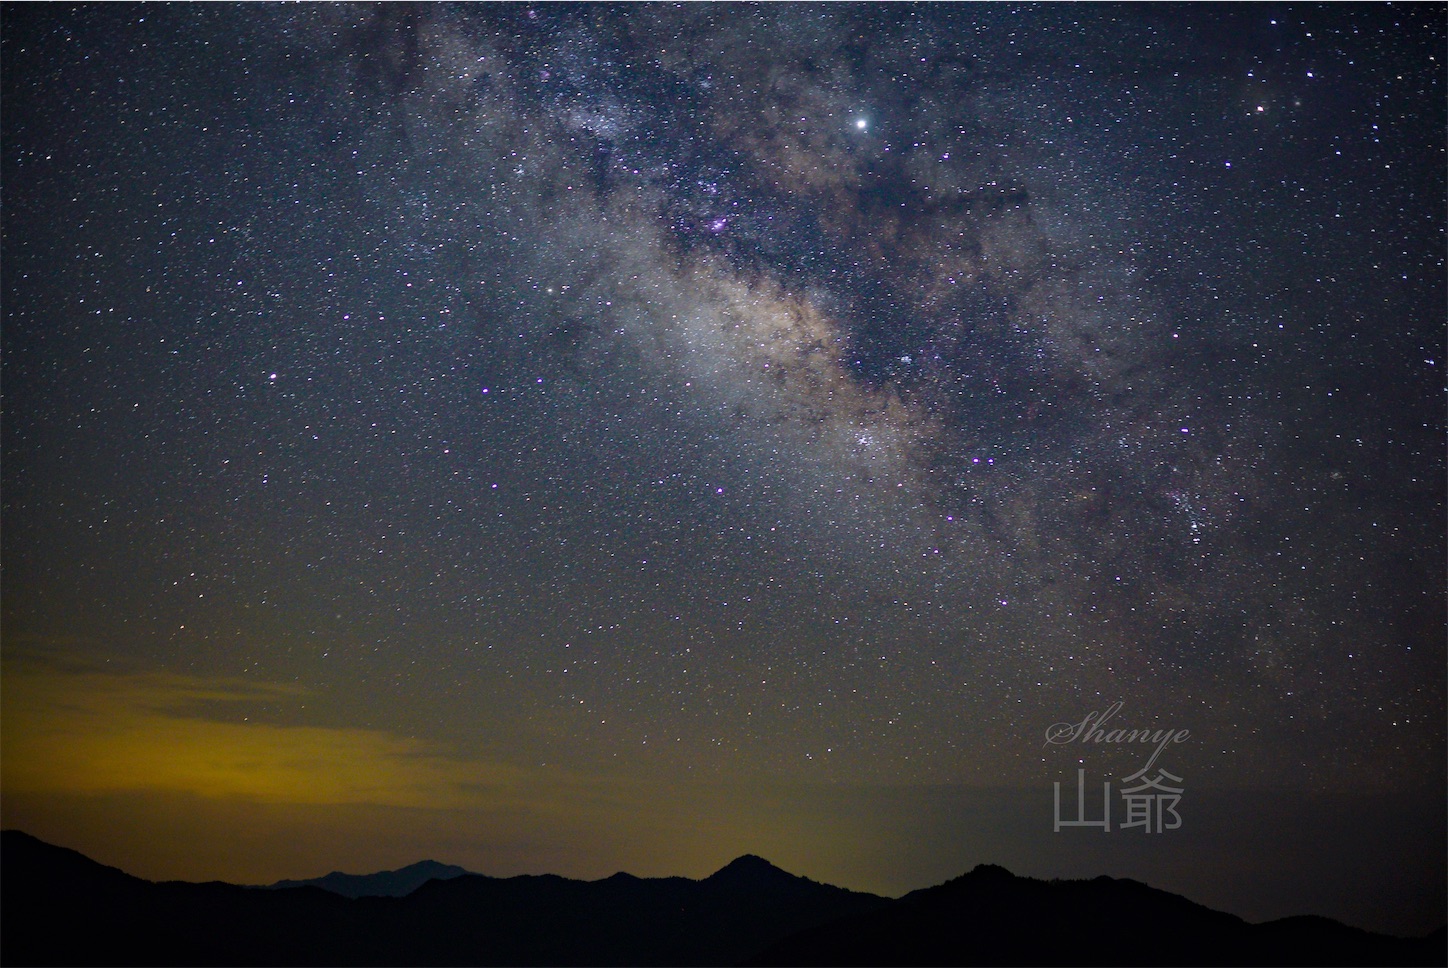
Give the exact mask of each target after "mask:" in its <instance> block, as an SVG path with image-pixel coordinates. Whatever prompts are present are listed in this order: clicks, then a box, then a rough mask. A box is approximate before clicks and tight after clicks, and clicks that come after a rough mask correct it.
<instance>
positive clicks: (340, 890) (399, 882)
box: [267, 860, 471, 897]
mask: <svg viewBox="0 0 1448 968" xmlns="http://www.w3.org/2000/svg"><path fill="white" fill-rule="evenodd" d="M468 873H471V872H470V871H469V870H467V868H464V867H458V866H457V865H456V864H439V863H438V862H437V861H435V860H420V861H418V862H417V863H416V864H409V865H407V866H406V867H401V868H398V869H397V870H395V871H378V872H377V873H375V874H343V873H342V872H340V871H333V872H332V873H330V874H326V875H323V876H322V877H311V878H307V879H306V880H301V881H277V882H276V883H275V884H269V885H267V886H268V887H271V888H272V889H273V890H277V889H282V888H288V887H320V888H321V889H322V890H324V891H331V892H332V893H333V894H340V895H342V896H343V897H405V896H407V895H408V894H411V893H412V892H413V891H415V890H417V889H418V888H419V887H421V886H422V885H424V884H426V883H427V882H428V881H448V880H452V879H453V878H454V877H461V876H462V875H464V874H468Z"/></svg>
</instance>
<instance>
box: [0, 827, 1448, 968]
mask: <svg viewBox="0 0 1448 968" xmlns="http://www.w3.org/2000/svg"><path fill="white" fill-rule="evenodd" d="M0 857H3V862H4V867H5V877H4V878H3V881H0V918H3V933H0V960H3V961H4V963H6V964H138V965H139V964H151V965H171V964H197V965H206V964H215V965H230V964H249V965H281V964H289V965H344V964H355V965H381V964H412V965H498V964H511V965H543V964H547V965H624V964H631V965H657V964H676V965H726V964H741V963H749V964H901V963H915V964H1052V963H1070V964H1106V963H1111V964H1147V963H1150V964H1233V963H1236V964H1443V963H1444V960H1445V959H1444V953H1445V948H1444V932H1443V931H1442V930H1441V929H1440V930H1439V931H1438V932H1435V933H1434V934H1433V935H1430V936H1429V937H1428V938H1425V939H1417V940H1403V939H1397V938H1390V937H1387V936H1384V935H1375V934H1371V933H1369V932H1365V931H1358V930H1357V929H1354V928H1349V927H1347V926H1345V925H1342V924H1339V923H1338V922H1336V921H1331V920H1328V919H1325V918H1315V917H1303V918H1288V919H1284V920H1282V921H1275V922H1270V923H1268V924H1262V925H1251V924H1247V923H1246V922H1244V921H1242V920H1241V919H1240V918H1237V917H1235V916H1233V915H1230V914H1224V913H1222V912H1218V911H1212V910H1210V909H1208V908H1205V907H1202V906H1201V905H1198V904H1194V903H1193V902H1191V901H1188V900H1186V899H1185V898H1182V897H1178V896H1177V895H1174V894H1169V893H1167V892H1164V891H1158V890H1155V889H1153V888H1150V887H1148V886H1147V885H1145V884H1141V883H1138V882H1136V881H1130V880H1114V879H1112V878H1108V877H1101V878H1096V879H1095V880H1091V881H1050V882H1047V881H1038V880H1033V879H1030V878H1021V877H1015V876H1014V875H1012V874H1011V873H1010V872H1009V871H1006V870H1005V869H1004V868H1000V867H992V866H988V865H982V866H981V867H977V868H976V869H975V870H973V871H972V872H970V873H969V874H966V875H963V876H961V877H958V878H955V879H954V880H951V881H948V882H946V883H944V884H940V885H938V886H936V887H932V888H926V889H924V890H920V891H915V892H912V893H911V894H908V895H906V896H905V897H903V898H900V899H899V900H890V899H887V898H882V897H877V896H875V895H871V894H862V893H859V892H854V891H848V890H845V889H843V888H838V887H833V886H830V885H827V884H820V883H818V882H816V881H812V880H810V879H808V878H804V877H797V876H795V875H793V874H790V873H788V872H786V871H783V870H780V869H779V868H777V867H775V866H774V865H772V864H770V863H769V862H768V861H765V860H763V859H762V858H759V857H754V856H750V855H746V856H744V857H740V858H738V859H736V860H734V861H732V862H731V863H729V864H728V865H726V866H725V867H723V868H721V869H720V870H718V871H716V872H715V873H714V874H712V875H710V876H709V877H707V878H704V879H703V880H692V879H689V878H684V877H665V878H639V877H634V876H632V875H629V874H624V873H619V874H614V875H613V876H611V877H608V878H604V879H602V880H597V881H578V880H572V879H569V878H564V877H559V876H556V875H552V874H545V875H523V876H518V877H507V878H497V877H488V876H485V875H481V874H462V875H458V876H456V877H450V878H448V879H430V880H427V881H426V882H425V883H423V884H421V885H420V886H419V887H417V888H416V889H415V890H413V891H412V892H411V893H409V894H407V895H405V896H400V897H391V896H363V897H356V898H350V897H343V896H341V895H339V894H337V893H333V892H330V891H328V890H324V889H321V888H318V887H316V886H314V885H311V884H308V885H304V886H298V887H285V888H275V889H266V888H252V887H241V886H237V885H233V884H225V883H220V882H211V883H206V884H192V883H186V882H180V881H170V882H163V883H153V882H150V881H145V880H142V879H140V878H136V877H132V876H131V875H129V874H126V873H124V872H122V871H119V870H116V869H115V868H111V867H105V866H103V865H101V864H98V863H96V862H94V861H92V860H90V859H89V858H87V857H85V856H84V855H82V854H79V853H77V852H76V851H72V850H67V849H65V848H62V847H55V846H52V845H50V844H46V843H44V842H43V841H40V840H37V839H36V838H34V837H31V836H29V835H28V834H24V833H21V832H19V831H5V832H3V833H0ZM413 866H414V867H416V866H418V865H413ZM402 870H404V871H406V870H410V868H403V869H402ZM382 873H383V874H396V873H399V872H396V871H389V872H382ZM319 880H320V879H319ZM81 926H84V928H85V930H81V929H80V927H81Z"/></svg>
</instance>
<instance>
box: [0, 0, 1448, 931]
mask: <svg viewBox="0 0 1448 968" xmlns="http://www.w3.org/2000/svg"><path fill="white" fill-rule="evenodd" d="M1444 41H1445V30H1444V16H1443V11H1442V8H1441V7H1438V6H1434V5H1422V6H1409V7H1401V8H1400V7H1393V6H1372V7H1362V6H1331V7H1295V6H1267V5H1255V4H1254V5H1244V6H1236V5H1233V6H1207V7H1198V6H1193V7H1176V6H1157V5H1150V6H1141V7H1125V8H1116V7H1111V8H1108V7H1096V6H1082V5H1063V6H1046V7H1016V6H1012V5H1007V4H989V5H941V6H931V5H893V4H892V5H854V4H836V5H827V6H815V5H809V4H787V5H766V6H745V5H704V4H699V5H694V4H688V5H683V6H656V5H651V4H645V5H627V6H623V5H620V6H605V5H598V6H595V5H581V6H575V5H549V4H538V5H535V6H528V5H524V4H502V5H487V6H454V5H423V6H411V5H390V6H381V7H372V6H341V5H336V6H333V5H327V6H302V7H290V6H286V7H284V6H245V7H231V6H211V5H205V6H181V7H133V6H106V7H104V8H102V7H81V8H71V9H54V8H52V7H51V6H50V5H43V6H41V7H36V8H31V7H24V8H22V7H7V8H5V10H4V17H3V49H0V54H3V84H4V86H3V101H4V113H3V121H0V124H3V183H4V216H5V217H4V238H3V264H0V272H3V296H4V364H3V367H4V369H3V375H4V384H3V389H4V412H5V419H4V427H3V439H4V451H3V457H4V464H3V487H4V493H3V500H4V520H5V542H4V595H3V620H4V626H3V629H4V677H3V689H4V693H3V699H4V719H3V726H4V734H3V738H4V758H3V768H4V774H3V779H4V806H5V826H7V827H20V828H22V829H25V830H28V831H29V832H31V833H33V834H36V835H38V836H41V837H44V838H46V839H49V840H53V841H55V842H57V843H61V844H64V845H66V846H69V847H74V848H76V849H80V850H84V851H86V852H87V853H89V854H91V855H92V856H94V857H96V858H97V859H99V860H101V861H103V862H105V863H111V864H115V865H118V866H122V867H124V868H125V869H127V870H129V871H131V872H133V873H137V874H140V875H142V876H147V877H183V878H187V879H196V880H199V879H204V878H209V877H220V878H226V879H229V880H234V881H257V882H260V881H269V880H275V879H278V878H282V877H311V876H316V875H318V874H321V873H325V872H326V871H327V870H332V869H336V868H340V869H343V870H349V871H353V872H363V871H368V870H375V869H378V868H382V867H396V866H401V865H403V864H407V863H411V862H412V861H415V860H419V859H421V858H423V857H436V858H437V859H439V860H442V861H447V862H451V863H458V864H463V865H465V866H468V867H469V868H470V869H473V870H479V871H483V872H485V873H490V874H511V873H518V872H534V873H536V872H543V871H551V872H555V873H561V874H567V875H570V876H588V877H596V876H602V875H606V874H609V873H612V872H613V871H615V870H619V869H625V870H629V871H632V872H633V873H636V874H687V875H689V876H701V875H703V874H706V873H708V872H709V871H711V870H713V869H715V868H717V867H719V866H721V865H722V864H723V863H724V862H726V861H727V860H729V858H731V857H733V856H735V855H737V854H740V853H744V852H751V853H757V854H762V855H764V856H766V857H768V858H769V859H770V860H771V861H773V862H774V863H776V864H779V865H780V866H782V867H785V868H787V869H789V870H792V871H796V872H798V873H801V874H806V875H809V876H811V877H815V878H817V879H821V880H826V881H830V882H832V883H837V884H841V885H844V886H848V887H853V888H859V889H864V890H873V891H878V892H882V893H900V892H903V891H905V890H909V889H912V888H915V887H922V886H926V885H928V884H931V883H935V882H938V881H940V880H942V879H944V878H946V877H950V876H953V875H955V874H959V873H961V872H962V871H964V870H966V869H968V868H969V867H971V866H973V865H974V864H976V863H981V862H993V863H1000V864H1004V865H1006V866H1007V867H1010V868H1011V869H1012V870H1015V871H1016V872H1017V873H1021V874H1029V875H1033V876H1041V877H1052V876H1076V877H1079V876H1090V875H1095V874H1102V873H1106V874H1112V875H1114V876H1128V877H1136V878H1139V879H1142V880H1146V881H1149V882H1150V883H1152V884H1153V885H1154V886H1159V887H1163V888H1166V889H1169V890H1176V891H1180V892H1182V893H1187V894H1188V895H1190V896H1191V897H1193V899H1195V900H1199V901H1201V902H1203V903H1207V904H1212V905H1214V906H1217V907H1221V908H1224V909H1227V910H1231V911H1234V912H1236V913H1240V914H1242V915H1244V916H1247V917H1250V918H1263V917H1269V916H1282V915H1287V914H1296V913H1320V914H1327V915H1331V916H1335V917H1340V918H1343V919H1344V920H1348V921H1350V922H1351V923H1354V924H1358V925H1361V926H1364V927H1369V928H1374V929H1378V930H1391V931H1398V932H1408V931H1416V932H1424V931H1427V930H1429V929H1431V928H1433V927H1436V926H1437V925H1438V924H1439V923H1441V921H1442V911H1443V906H1444V903H1445V891H1444V866H1443V856H1444V852H1445V821H1444V812H1443V807H1444V788H1445V768H1444V757H1445V742H1444V685H1445V682H1444V668H1445V646H1444V629H1445V625H1444V620H1445V601H1444V588H1445V567H1444V558H1445V542H1444V511H1445V508H1444V496H1445V495H1444V492H1445V483H1444V482H1445V463H1444V451H1445V444H1444V411H1443V388H1444V379H1443V369H1444V365H1445V355H1444V354H1445V351H1444V346H1443V337H1444V332H1443V324H1444V307H1445V282H1444V237H1443V229H1444V163H1445V153H1444V142H1445V138H1444V130H1445V110H1444V84H1443V81H1444V63H1443V61H1444V54H1443V51H1444ZM1117 702H1120V703H1121V704H1122V705H1121V707H1120V711H1119V712H1118V713H1117V714H1116V716H1115V718H1114V719H1113V720H1112V721H1111V725H1112V726H1120V727H1123V728H1136V727H1142V728H1145V727H1150V728H1152V729H1186V730H1189V732H1190V737H1189V738H1188V739H1186V740H1185V741H1183V742H1181V743H1179V744H1172V745H1171V747H1170V748H1169V749H1167V750H1165V751H1164V752H1163V753H1162V754H1161V756H1160V758H1159V759H1158V761H1157V763H1156V765H1157V766H1158V767H1161V768H1164V769H1166V770H1169V771H1170V773H1171V774H1172V775H1173V776H1175V777H1177V778H1180V779H1181V782H1180V783H1179V784H1177V785H1178V786H1179V787H1181V788H1183V790H1184V792H1183V793H1182V794H1181V797H1182V799H1181V801H1180V804H1179V806H1178V808H1177V809H1178V811H1179V813H1180V816H1181V817H1182V819H1183V823H1182V826H1181V827H1180V828H1179V829H1176V830H1165V831H1161V832H1159V833H1158V832H1152V833H1151V834H1150V835H1147V834H1146V833H1145V831H1143V830H1141V829H1135V830H1131V829H1114V830H1111V831H1101V830H1097V829H1092V828H1086V829H1080V828H1076V829H1065V830H1061V831H1059V832H1056V831H1054V830H1053V815H1052V810H1053V802H1052V795H1053V786H1052V785H1053V783H1056V782H1061V783H1062V786H1063V788H1064V789H1065V790H1066V793H1065V794H1063V800H1064V801H1065V802H1067V803H1068V804H1069V805H1071V807H1072V810H1073V811H1074V794H1075V790H1074V787H1075V785H1076V782H1077V781H1076V771H1077V770H1078V769H1081V768H1084V769H1085V770H1086V771H1087V773H1086V778H1087V783H1088V790H1090V789H1099V787H1097V786H1096V784H1098V783H1100V782H1101V781H1103V780H1110V781H1112V783H1113V788H1112V789H1113V790H1115V789H1117V786H1118V784H1119V783H1120V781H1121V780H1122V779H1123V778H1125V777H1127V776H1128V775H1129V774H1131V773H1132V772H1134V771H1135V770H1136V769H1137V768H1139V767H1140V766H1141V765H1142V763H1143V762H1144V761H1145V759H1146V755H1145V754H1144V753H1142V747H1141V745H1140V744H1137V745H1136V747H1135V748H1129V747H1127V746H1123V745H1121V744H1112V743H1109V742H1108V743H1097V744H1092V745H1088V744H1085V743H1081V742H1072V743H1056V744H1052V743H1047V742H1046V739H1045V737H1046V734H1047V730H1048V728H1050V727H1051V726H1052V724H1055V723H1062V722H1065V723H1080V722H1081V721H1082V720H1083V719H1084V718H1085V717H1086V716H1087V715H1088V714H1090V713H1093V712H1096V713H1099V712H1102V711H1104V710H1106V709H1108V708H1109V707H1110V706H1112V705H1113V704H1114V703H1117ZM1114 795H1115V794H1114V793H1113V796H1114ZM1096 804H1097V806H1093V807H1092V809H1093V810H1096V809H1098V806H1099V801H1096ZM1113 809H1116V810H1122V806H1121V803H1120V801H1118V803H1117V806H1116V807H1115V808H1113ZM1073 815H1074V813H1073Z"/></svg>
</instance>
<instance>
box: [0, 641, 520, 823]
mask: <svg viewBox="0 0 1448 968" xmlns="http://www.w3.org/2000/svg"><path fill="white" fill-rule="evenodd" d="M6 665H7V668H6V670H5V676H4V680H3V699H4V718H3V723H0V742H3V761H0V780H3V786H4V789H5V790H6V791H8V792H12V793H51V794H53V793H65V794H82V795H85V794H103V793H116V792H130V791H135V792H146V791H154V792H180V793H191V794H198V795H201V796H207V797H238V798H245V799H251V800H255V801H258V802H265V803H291V804H344V803H345V804H374V805H380V806H402V807H430V808H444V809H451V808H464V807H474V806H481V805H484V804H487V803H492V804H496V803H498V802H499V801H500V800H507V799H510V798H511V795H512V794H513V792H514V791H513V788H514V786H515V785H516V783H517V781H518V780H519V777H518V775H517V772H516V771H515V770H514V769H513V768H511V767H509V766H506V765H503V764H497V763H488V762H483V761H480V760H473V759H467V758H460V757H457V756H453V755H448V754H447V753H445V752H443V751H441V750H439V749H437V748H435V747H432V746H430V745H429V744H427V743H425V742H423V741H421V740H418V739H414V738H410V737H404V736H398V735H395V734H393V733H389V732H385V731H382V730H376V729H362V728H336V727H321V726H308V725H276V724H272V723H261V722H252V721H248V719H247V718H246V717H245V711H246V710H247V709H248V708H250V709H256V708H258V707H260V706H262V705H264V704H266V705H273V706H274V705H276V704H277V703H291V702H298V701H300V699H301V698H302V696H303V692H302V690H301V689H299V688H297V687H294V686H290V685H283V684H276V683H257V682H250V681H246V680H239V679H235V678H208V677H201V676H188V675H178V674H176V673H172V672H161V671H129V672H120V673H116V672H110V671H105V670H102V669H98V668H95V667H93V666H91V667H86V666H76V665H73V664H67V665H62V664H59V663H51V662H46V661H36V660H33V659H30V660H26V661H17V662H7V664H6Z"/></svg>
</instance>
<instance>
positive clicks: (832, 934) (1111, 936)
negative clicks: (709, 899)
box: [749, 864, 1448, 965]
mask: <svg viewBox="0 0 1448 968" xmlns="http://www.w3.org/2000/svg"><path fill="white" fill-rule="evenodd" d="M1445 959H1448V954H1445V931H1444V929H1442V928H1440V929H1439V930H1438V931H1436V932H1434V933H1433V934H1432V935H1429V936H1428V937H1427V938H1422V939H1411V940H1405V939H1400V938H1393V937H1389V936H1387V935H1381V934H1373V933H1371V932H1368V931H1362V930H1359V929H1357V928H1351V927H1348V926H1347V925H1345V924H1342V923H1340V922H1338V921H1334V920H1332V919H1331V918H1320V917H1293V918H1284V919H1282V920H1279V921H1269V922H1266V923H1264V924H1249V923H1247V922H1246V921H1243V920H1242V919H1241V918H1239V917H1237V916H1236V915H1232V914H1225V913H1223V912H1221V911H1214V910H1212V909H1211V908H1207V907H1203V906H1202V905H1200V904H1196V903H1194V902H1192V901H1189V900H1187V899H1186V898H1184V897H1181V896H1179V895H1176V894H1171V893H1168V892H1166V891H1160V890H1157V889H1155V888H1152V887H1148V886H1147V885H1145V884H1142V883H1140V882H1139V881H1133V880H1128V879H1115V878H1110V877H1104V876H1103V877H1097V878H1095V879H1094V880H1076V881H1041V880H1035V879H1033V878H1028V877H1017V876H1015V875H1014V874H1012V873H1011V872H1010V871H1008V870H1006V869H1005V868H1003V867H997V866H995V865H993V864H982V865H980V866H979V867H977V868H975V869H974V870H973V871H971V872H970V873H969V874H965V875H963V876H961V877H957V878H955V879H954V880H951V881H947V882H945V883H944V884H940V885H938V886H936V887H929V888H925V889H923V890H919V891H913V892H911V893H910V894H907V895H905V896H904V897H903V898H900V899H899V900H898V901H895V902H894V903H892V904H889V905H885V906H882V907H880V908H878V909H876V910H874V911H870V912H867V913H865V914H863V915H857V916H855V917H851V918H846V919H842V920H840V921H836V922H833V923H831V924H829V925H825V926H821V927H818V928H813V929H807V930H805V931H802V932H800V933H798V934H796V935H794V936H792V937H790V938H788V939H786V940H785V941H783V942H781V943H779V944H776V945H772V946H770V947H769V948H767V949H765V950H764V951H762V952H760V953H759V954H758V955H756V956H754V958H752V959H751V960H750V962H749V963H750V964H754V965H895V964H908V965H1442V964H1444V962H1445Z"/></svg>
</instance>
